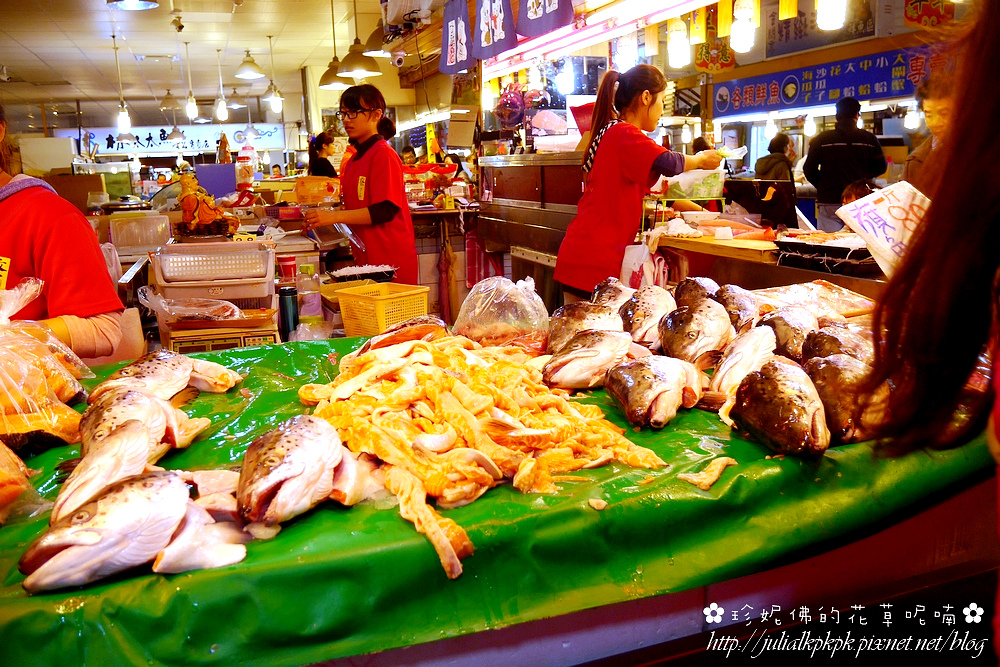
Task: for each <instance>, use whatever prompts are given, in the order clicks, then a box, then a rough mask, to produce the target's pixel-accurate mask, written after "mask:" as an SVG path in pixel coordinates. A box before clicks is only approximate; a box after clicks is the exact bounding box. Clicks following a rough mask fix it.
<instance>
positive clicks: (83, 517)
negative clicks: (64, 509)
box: [71, 510, 91, 523]
mask: <svg viewBox="0 0 1000 667" xmlns="http://www.w3.org/2000/svg"><path fill="white" fill-rule="evenodd" d="M90 516H91V514H90V512H88V511H87V510H77V512H76V513H75V514H74V515H73V518H72V519H71V521H72V522H73V523H84V522H85V521H89V520H90Z"/></svg>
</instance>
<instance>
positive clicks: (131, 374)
mask: <svg viewBox="0 0 1000 667" xmlns="http://www.w3.org/2000/svg"><path fill="white" fill-rule="evenodd" d="M242 379H243V378H242V376H241V375H240V374H239V373H236V372H235V371H231V370H229V369H228V368H226V367H225V366H222V365H221V364H217V363H215V362H212V361H204V360H202V359H193V358H191V357H188V356H186V355H183V354H178V353H177V352H172V351H170V350H167V349H159V350H156V351H155V352H150V353H149V354H147V355H146V356H144V357H141V358H140V359H136V360H135V361H134V362H132V363H131V364H129V365H128V366H124V367H122V368H120V369H118V370H117V371H115V372H114V373H112V374H111V375H109V376H108V379H107V380H105V381H104V382H102V383H101V384H99V385H97V387H96V388H95V389H94V391H93V392H92V393H91V394H90V399H89V401H90V403H93V402H95V401H96V400H97V399H98V398H100V397H101V395H103V394H104V393H106V392H108V391H111V390H113V389H117V388H122V387H124V388H127V389H142V390H145V391H147V392H149V393H150V394H153V395H154V396H156V397H157V398H162V399H164V400H168V399H170V398H171V397H172V396H174V395H175V394H177V393H178V392H180V391H181V390H182V389H184V388H185V387H188V386H190V387H194V388H195V389H200V390H201V391H208V392H213V393H223V392H226V391H228V390H229V389H232V388H233V387H234V386H235V385H236V384H237V383H238V382H239V381H240V380H242Z"/></svg>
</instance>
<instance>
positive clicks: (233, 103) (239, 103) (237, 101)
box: [229, 88, 247, 110]
mask: <svg viewBox="0 0 1000 667" xmlns="http://www.w3.org/2000/svg"><path fill="white" fill-rule="evenodd" d="M246 105H247V103H246V102H245V101H244V100H243V96H242V95H239V94H237V92H236V89H235V88H233V94H232V95H230V96H229V108H230V109H234V110H235V109H243V108H244V107H246Z"/></svg>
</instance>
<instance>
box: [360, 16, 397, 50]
mask: <svg viewBox="0 0 1000 667" xmlns="http://www.w3.org/2000/svg"><path fill="white" fill-rule="evenodd" d="M384 26H385V24H384V23H382V19H379V20H378V25H377V26H375V29H374V30H372V34H370V35H368V39H367V40H365V55H366V56H370V57H372V58H391V57H392V54H391V53H389V52H388V51H386V50H385V49H384V48H383V42H382V39H383V38H384V37H385V27H384Z"/></svg>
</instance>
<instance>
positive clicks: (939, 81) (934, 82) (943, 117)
mask: <svg viewBox="0 0 1000 667" xmlns="http://www.w3.org/2000/svg"><path fill="white" fill-rule="evenodd" d="M951 80H952V77H951V76H948V75H945V74H932V75H930V76H928V77H927V78H926V79H924V80H923V82H922V83H921V84H920V86H919V87H917V92H916V97H917V107H918V108H919V109H920V110H921V111H923V112H924V122H925V123H926V124H927V130H928V131H929V132H930V135H931V136H929V137H927V139H926V140H925V141H924V142H923V143H921V144H920V145H919V146H917V147H916V148H915V149H914V150H913V152H912V153H910V154H909V155H907V156H906V164H905V165H903V180H904V181H907V182H909V183H910V184H911V185H912V186H913V187H915V188H917V189H918V190H920V191H921V192H924V193H925V194H926V192H927V190H929V189H930V188H931V187H932V186H933V184H932V183H928V182H926V179H924V178H922V173H923V169H924V164H925V163H927V161H928V157H929V156H930V155H931V152H932V151H935V150H937V149H939V148H940V146H941V142H942V141H943V140H944V137H945V132H946V131H947V129H948V120H949V119H950V118H951V112H952V106H953V100H952V85H951Z"/></svg>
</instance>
